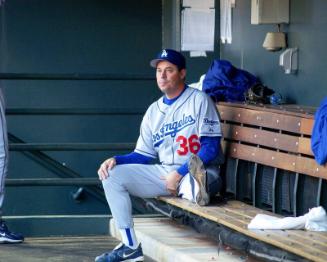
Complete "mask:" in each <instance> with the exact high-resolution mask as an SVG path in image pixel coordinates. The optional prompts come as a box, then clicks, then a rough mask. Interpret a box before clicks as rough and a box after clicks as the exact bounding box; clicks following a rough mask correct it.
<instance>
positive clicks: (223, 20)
mask: <svg viewBox="0 0 327 262" xmlns="http://www.w3.org/2000/svg"><path fill="white" fill-rule="evenodd" d="M232 4H235V2H234V0H220V39H221V42H222V43H223V44H224V43H226V42H227V43H228V44H231V43H232Z"/></svg>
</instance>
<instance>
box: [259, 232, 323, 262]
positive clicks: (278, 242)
mask: <svg viewBox="0 0 327 262" xmlns="http://www.w3.org/2000/svg"><path fill="white" fill-rule="evenodd" d="M253 232H254V233H255V234H257V236H258V237H257V238H258V239H260V240H262V239H265V240H266V241H265V242H266V243H269V244H272V245H274V246H277V247H279V248H282V249H284V250H287V251H289V252H292V253H294V254H297V255H299V256H302V257H304V258H306V259H310V260H312V261H317V262H325V261H327V248H325V247H321V246H319V245H317V244H316V243H314V244H315V245H312V244H313V243H310V244H311V245H310V246H309V245H307V244H308V243H304V242H301V241H296V240H294V239H293V238H287V237H285V236H283V231H282V230H278V231H276V230H253ZM315 246H316V247H315Z"/></svg>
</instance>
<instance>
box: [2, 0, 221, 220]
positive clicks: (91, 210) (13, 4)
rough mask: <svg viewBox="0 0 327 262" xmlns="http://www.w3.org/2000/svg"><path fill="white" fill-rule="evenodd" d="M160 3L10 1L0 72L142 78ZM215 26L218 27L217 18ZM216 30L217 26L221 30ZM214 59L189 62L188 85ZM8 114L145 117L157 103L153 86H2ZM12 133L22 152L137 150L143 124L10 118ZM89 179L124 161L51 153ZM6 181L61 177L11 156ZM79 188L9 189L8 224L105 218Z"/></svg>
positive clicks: (155, 47)
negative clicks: (90, 147) (51, 147)
mask: <svg viewBox="0 0 327 262" xmlns="http://www.w3.org/2000/svg"><path fill="white" fill-rule="evenodd" d="M161 8H162V5H161V1H153V0H140V1H132V0H127V1H106V0H94V1H89V0H80V1H76V0H75V1H74V0H57V1H44V0H43V1H42V0H26V1H21V0H8V1H6V3H5V4H4V6H2V7H1V8H0V72H1V73H38V74H75V73H77V74H141V75H148V76H153V77H154V69H152V68H150V67H149V61H150V60H151V59H152V58H153V56H154V55H156V54H157V52H158V51H159V50H160V49H161V43H162V39H161V37H162V34H161V31H162V28H161V26H162V25H161V21H162V17H161V16H162V11H161ZM216 20H217V25H218V21H219V17H218V16H217V19H216ZM218 29H219V26H217V30H218ZM215 46H216V49H215V50H216V51H215V52H214V53H213V52H211V53H208V57H207V58H190V57H189V54H188V53H185V56H186V58H187V62H188V77H187V79H188V81H189V82H195V81H197V80H198V79H199V77H200V75H202V74H203V73H205V72H206V71H207V69H208V67H209V65H210V63H211V61H212V59H214V58H218V57H219V42H218V41H216V43H215ZM1 85H2V86H3V87H4V91H5V95H6V100H7V108H127V109H132V110H133V109H136V108H137V109H139V108H143V109H144V111H145V109H146V108H147V106H148V105H149V104H150V103H152V101H154V100H155V99H157V98H158V97H159V96H160V92H159V91H158V88H157V86H156V83H155V81H154V80H147V81H131V80H129V81H122V80H112V81H111V80H108V81H105V80H95V81H77V80H72V81H71V80H42V81H39V80H3V81H1ZM7 119H8V129H9V132H11V133H12V134H14V135H16V136H18V137H19V138H21V139H23V140H24V141H26V142H35V143H37V142H48V143H56V142H58V143H61V142H97V143H101V142H135V141H136V139H137V137H138V132H139V125H140V122H141V119H142V115H132V116H128V115H126V116H106V115H102V116H94V115H88V116H79V115H75V116H26V115H21V116H12V115H10V116H8V117H7ZM45 153H46V154H47V155H49V156H51V157H53V158H54V159H56V160H57V161H59V162H60V163H62V164H64V165H66V166H67V167H69V168H71V169H73V170H74V171H76V172H78V173H79V174H81V175H82V176H85V177H94V176H97V174H96V170H97V168H98V166H99V164H100V163H101V162H102V161H103V160H104V159H105V158H107V157H109V156H111V155H114V154H118V153H122V152H85V151H84V152H45ZM9 177H10V178H22V177H28V178H32V177H35V178H36V177H56V175H55V174H53V173H52V172H50V171H48V170H46V169H45V168H44V167H42V166H40V165H38V164H37V163H35V162H33V161H31V160H29V159H27V158H26V157H25V156H23V155H22V154H21V153H19V152H11V153H10V167H9ZM77 188H78V187H46V188H36V187H20V188H9V187H8V188H7V197H6V201H5V207H4V208H5V210H4V211H5V214H6V215H35V214H103V213H107V212H108V207H107V205H106V204H105V203H101V202H99V201H98V200H96V199H94V198H93V197H91V196H89V195H87V197H86V199H85V201H83V202H81V203H75V202H74V201H73V200H72V199H71V197H70V194H71V192H72V191H75V190H77Z"/></svg>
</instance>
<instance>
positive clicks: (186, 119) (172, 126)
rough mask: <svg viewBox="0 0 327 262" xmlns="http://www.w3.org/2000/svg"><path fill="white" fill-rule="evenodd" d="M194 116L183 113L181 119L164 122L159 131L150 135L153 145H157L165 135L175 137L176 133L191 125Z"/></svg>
mask: <svg viewBox="0 0 327 262" xmlns="http://www.w3.org/2000/svg"><path fill="white" fill-rule="evenodd" d="M194 123H195V118H194V117H193V116H192V115H188V116H186V115H185V114H183V117H182V119H180V120H176V121H173V122H170V123H164V124H163V125H162V127H161V128H160V130H159V132H157V133H155V134H153V135H152V140H153V143H155V144H154V146H158V145H160V144H161V142H162V141H163V138H164V137H166V136H171V137H175V136H176V134H177V133H178V132H179V131H181V130H182V129H184V128H185V127H187V126H190V125H193V124H194Z"/></svg>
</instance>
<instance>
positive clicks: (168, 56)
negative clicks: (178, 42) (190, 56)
mask: <svg viewBox="0 0 327 262" xmlns="http://www.w3.org/2000/svg"><path fill="white" fill-rule="evenodd" d="M160 61H168V62H170V63H172V64H174V65H176V66H177V67H178V69H184V68H186V64H185V57H184V56H183V55H182V54H181V53H180V52H177V51H175V50H173V49H163V50H162V51H161V52H160V53H159V54H158V55H157V57H156V58H155V59H153V60H151V61H150V65H151V66H152V67H154V68H156V67H157V65H158V63H159V62H160Z"/></svg>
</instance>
